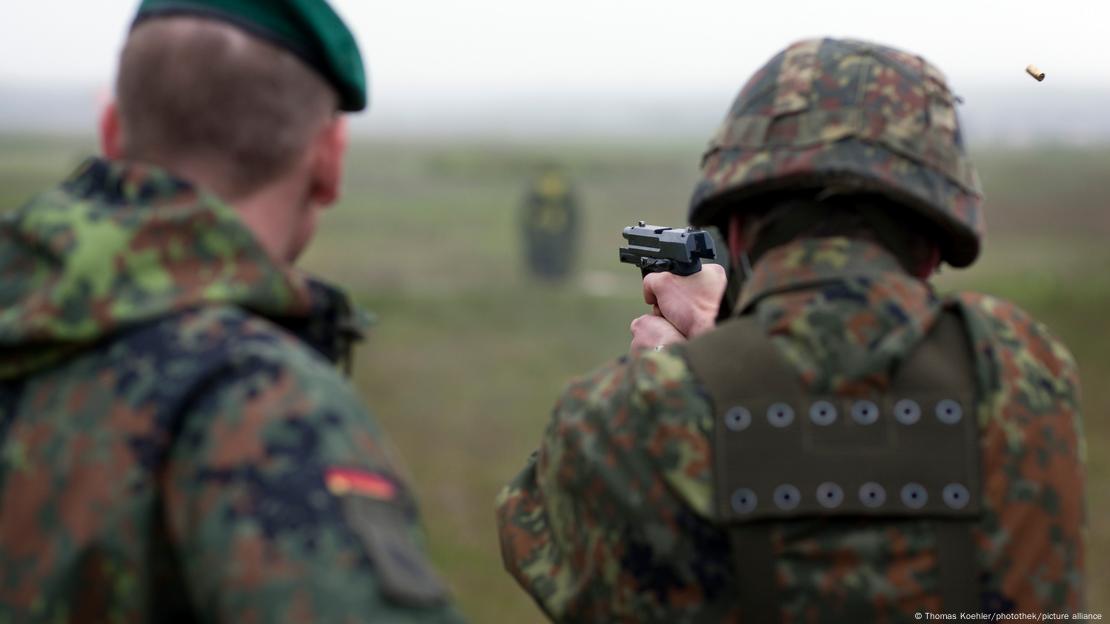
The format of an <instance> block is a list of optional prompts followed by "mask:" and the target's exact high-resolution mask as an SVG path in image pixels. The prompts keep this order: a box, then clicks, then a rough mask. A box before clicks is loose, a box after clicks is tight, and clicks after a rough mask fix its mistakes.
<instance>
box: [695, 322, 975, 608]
mask: <svg viewBox="0 0 1110 624" xmlns="http://www.w3.org/2000/svg"><path fill="white" fill-rule="evenodd" d="M686 354H687V359H688V361H689V364H690V367H691V369H692V371H693V372H694V374H695V376H696V377H697V379H698V380H699V381H700V382H701V384H702V386H703V387H704V388H705V389H706V391H707V392H708V393H709V395H710V399H711V401H712V405H713V408H714V415H715V426H714V439H713V445H714V447H713V450H714V453H713V454H714V480H715V486H714V489H715V499H714V505H715V509H716V517H717V518H718V520H719V522H721V523H723V524H724V528H725V529H726V530H727V531H728V533H729V537H730V541H731V545H732V551H733V557H734V560H735V568H736V573H737V579H738V581H739V586H740V592H741V604H742V608H743V613H744V619H745V621H750V622H773V621H778V620H779V619H780V616H779V614H778V610H777V609H778V606H777V605H778V604H779V603H778V600H777V597H776V592H777V587H776V584H775V571H774V552H773V547H772V529H773V527H774V526H776V525H777V524H779V523H783V522H789V521H791V520H799V519H807V520H809V519H819V518H827V519H834V518H857V519H873V520H874V522H875V523H876V526H877V527H881V526H882V525H881V523H882V522H883V521H884V520H900V519H922V520H926V521H928V522H929V523H930V524H931V525H932V526H933V527H935V531H936V533H935V534H936V537H937V539H936V543H937V548H938V557H939V561H938V564H939V570H940V590H941V596H942V600H943V604H942V608H943V609H944V610H945V611H948V612H954V611H961V610H962V611H978V606H979V605H978V592H977V590H976V582H977V577H978V574H977V569H976V562H975V555H974V553H975V550H974V547H973V544H972V536H971V530H972V527H973V526H974V525H975V522H976V520H977V519H978V516H979V514H980V509H981V493H980V492H981V483H980V469H979V436H978V424H977V419H976V405H977V403H976V385H975V375H974V368H973V365H974V361H973V353H972V351H971V345H970V340H969V339H968V337H967V335H966V332H965V329H964V325H963V321H962V319H961V317H960V316H959V315H958V313H956V312H955V311H952V310H948V311H945V312H943V313H941V314H940V315H939V316H938V318H937V322H936V324H935V325H934V327H933V329H932V331H931V332H930V333H929V334H928V335H927V336H926V338H925V339H924V340H923V341H922V342H921V343H920V344H919V345H918V346H917V347H916V348H915V349H914V351H912V352H911V353H910V355H909V356H908V358H907V359H906V360H904V361H903V362H902V364H901V365H900V366H899V368H898V370H896V371H894V373H893V375H892V377H891V383H890V384H889V386H888V387H887V389H886V391H885V392H882V393H876V394H873V395H871V396H852V397H845V396H836V395H823V396H817V395H813V394H812V393H810V392H809V391H807V390H806V389H805V388H804V387H803V386H802V384H801V382H800V381H799V379H798V374H797V373H796V372H795V371H794V370H793V369H792V368H791V367H790V366H789V364H788V363H787V362H785V361H784V360H783V358H782V356H781V355H780V354H779V351H778V350H777V349H776V347H775V345H774V344H773V343H772V341H771V339H770V338H769V337H768V336H766V335H765V334H764V332H763V329H762V327H761V326H760V325H759V323H758V321H757V320H756V319H755V318H754V316H751V315H748V316H741V317H738V318H734V319H732V320H730V321H728V322H726V323H723V324H722V325H720V326H719V327H718V328H717V329H716V331H713V332H710V333H708V334H706V335H703V336H701V337H699V338H697V339H695V340H692V341H690V342H689V343H688V344H687V346H686Z"/></svg>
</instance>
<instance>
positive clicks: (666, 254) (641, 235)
mask: <svg viewBox="0 0 1110 624" xmlns="http://www.w3.org/2000/svg"><path fill="white" fill-rule="evenodd" d="M621 235H622V236H624V238H625V239H626V240H627V241H628V247H622V248H621V249H620V258H621V262H624V263H628V264H634V265H636V266H638V267H640V273H641V274H642V275H644V276H646V275H647V274H648V273H661V272H664V271H666V272H670V273H674V274H675V275H693V274H694V273H697V272H698V271H700V270H701V261H702V259H703V258H704V259H706V260H715V259H716V258H717V250H716V248H715V247H714V246H713V237H712V236H710V235H709V232H706V231H704V230H695V229H694V228H669V227H662V226H658V225H648V224H646V223H645V222H643V221H640V222H639V223H637V224H636V225H633V226H631V227H626V228H624V231H623V232H622V234H621Z"/></svg>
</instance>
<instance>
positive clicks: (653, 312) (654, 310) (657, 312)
mask: <svg viewBox="0 0 1110 624" xmlns="http://www.w3.org/2000/svg"><path fill="white" fill-rule="evenodd" d="M651 315H652V316H659V317H661V316H663V311H662V310H660V309H659V304H658V303H656V304H653V305H652V306H651Z"/></svg>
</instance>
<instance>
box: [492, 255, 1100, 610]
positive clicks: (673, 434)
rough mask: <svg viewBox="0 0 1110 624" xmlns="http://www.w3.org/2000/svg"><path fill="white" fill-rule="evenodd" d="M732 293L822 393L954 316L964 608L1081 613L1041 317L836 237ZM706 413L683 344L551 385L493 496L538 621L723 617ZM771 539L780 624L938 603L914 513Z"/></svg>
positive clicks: (864, 376)
mask: <svg viewBox="0 0 1110 624" xmlns="http://www.w3.org/2000/svg"><path fill="white" fill-rule="evenodd" d="M742 297H743V300H742V302H741V307H743V306H745V305H748V304H750V305H751V306H752V314H754V317H755V318H756V319H757V321H758V325H759V326H760V327H762V328H763V330H764V331H765V332H766V334H767V335H769V336H772V337H773V342H774V344H775V346H776V347H777V350H778V353H779V354H780V355H781V356H782V358H783V360H784V361H785V362H787V363H788V364H789V365H790V367H791V368H793V369H794V370H795V371H796V372H797V374H798V379H799V380H801V382H802V384H803V385H804V386H805V387H806V388H807V389H808V390H810V391H812V392H813V393H815V394H817V393H831V394H833V395H835V396H856V395H857V393H859V392H863V391H866V390H867V389H875V388H882V387H883V386H884V385H885V384H887V383H888V382H889V381H890V377H889V375H890V371H891V370H892V368H894V367H896V366H897V365H898V364H899V363H900V362H902V361H903V360H904V359H905V358H906V357H907V356H908V354H909V353H910V352H911V351H912V349H913V348H914V347H915V346H916V345H917V344H918V343H919V342H920V341H921V340H922V339H923V337H924V336H925V335H926V334H927V333H928V331H929V329H930V328H931V327H932V326H933V325H934V323H935V322H936V321H937V319H938V318H939V315H940V314H941V311H942V310H943V309H945V308H955V309H956V310H958V311H959V312H960V316H961V317H962V318H963V319H964V325H965V327H966V330H967V335H968V336H969V337H970V339H971V342H972V346H973V349H974V369H975V375H976V386H977V392H978V405H977V408H976V412H975V413H976V414H977V415H978V425H979V431H980V450H981V464H982V466H981V470H982V474H983V483H982V497H981V498H982V500H981V505H982V510H983V511H982V514H981V516H980V517H979V519H978V521H977V522H976V524H975V525H974V529H973V539H974V543H975V546H976V552H975V561H976V563H977V564H978V571H979V575H978V578H979V584H978V587H977V594H978V596H979V602H980V607H981V609H982V610H983V611H985V612H1010V611H1023V612H1050V611H1055V612H1063V611H1065V610H1067V611H1069V612H1070V611H1072V610H1076V609H1079V608H1081V607H1082V605H1083V600H1084V596H1083V587H1084V585H1083V582H1084V581H1083V579H1084V576H1083V569H1084V568H1083V556H1084V555H1083V532H1084V513H1085V512H1084V509H1083V478H1084V476H1083V468H1082V459H1083V454H1084V449H1083V437H1082V431H1081V424H1080V418H1079V407H1078V395H1079V381H1078V377H1077V371H1076V367H1075V363H1074V361H1073V360H1072V358H1071V356H1070V355H1069V353H1068V351H1067V350H1066V349H1065V348H1064V346H1063V345H1061V344H1060V343H1059V342H1058V341H1056V340H1055V339H1054V338H1053V337H1052V336H1051V335H1049V333H1048V332H1047V330H1046V329H1045V328H1044V327H1043V326H1042V325H1040V324H1038V323H1036V322H1035V321H1034V320H1033V319H1031V318H1030V317H1029V316H1027V315H1026V314H1025V313H1024V312H1022V311H1021V310H1019V309H1018V308H1016V307H1015V306H1014V305H1012V304H1010V303H1007V302H1004V301H1001V300H998V299H995V298H992V297H987V296H982V295H973V294H960V295H958V296H955V297H951V298H949V299H947V300H944V299H940V298H938V297H937V296H936V295H935V294H934V293H933V291H932V290H931V289H930V288H929V287H928V286H927V285H926V284H925V283H923V282H921V281H919V280H916V279H914V278H912V277H911V276H909V275H907V274H906V273H905V272H904V271H903V270H902V269H901V268H900V266H899V264H898V261H897V260H896V259H895V258H894V257H893V256H892V255H890V254H889V253H887V252H886V251H884V250H883V249H882V248H881V247H879V246H877V245H873V244H870V243H864V242H860V241H852V240H849V239H842V238H828V239H803V240H799V241H796V242H794V243H790V244H787V245H784V246H782V247H779V248H776V249H773V250H772V251H770V252H768V253H767V255H765V256H764V257H763V258H762V259H761V260H760V261H759V262H758V263H757V265H756V267H755V269H754V273H753V275H752V276H751V279H750V280H749V282H748V283H747V284H746V285H745V288H744V290H743V293H742ZM710 335H711V334H710ZM736 357H743V354H736ZM714 408H715V406H713V405H711V404H710V400H709V399H708V397H707V395H706V393H705V392H704V389H703V387H702V386H701V385H700V383H699V381H698V379H696V378H695V377H694V376H693V374H692V373H691V369H690V366H689V364H688V363H687V360H686V359H685V356H684V352H683V347H682V346H677V347H671V348H668V349H665V350H663V351H659V352H655V351H640V352H636V353H633V354H632V355H630V356H628V357H626V358H622V359H620V360H618V361H615V362H613V363H611V364H609V365H607V366H605V367H603V368H602V369H600V370H598V371H597V372H595V373H593V374H592V375H589V376H587V377H585V378H582V379H580V380H577V381H575V382H574V383H572V384H571V385H570V387H569V388H568V389H567V390H566V391H565V393H564V394H563V396H562V397H561V399H560V400H559V402H558V404H557V405H556V407H555V410H554V414H553V416H552V420H551V423H550V425H549V426H548V428H547V431H546V433H545V435H544V438H543V442H542V444H541V446H540V449H539V451H538V453H536V454H535V456H534V457H533V459H532V460H530V461H529V463H528V465H527V466H526V467H525V469H524V471H523V472H521V473H520V475H519V476H518V477H517V478H516V479H515V480H514V481H513V482H512V483H511V484H510V485H509V486H508V487H506V488H505V489H504V490H503V491H502V493H501V495H500V497H499V499H498V519H499V524H500V534H501V548H502V554H503V557H504V561H505V565H506V567H507V568H508V570H509V571H510V572H511V573H512V575H513V576H514V577H515V578H516V580H517V581H518V582H519V583H520V584H521V585H522V586H523V587H524V588H525V589H526V590H527V591H528V592H529V593H530V594H531V595H532V596H533V597H534V598H535V600H536V601H537V603H538V604H539V605H540V606H541V608H543V609H544V610H545V612H546V613H547V614H548V615H549V616H550V617H551V618H552V619H554V620H557V621H566V622H736V621H740V620H741V615H740V605H739V604H738V602H737V594H738V592H737V578H736V573H735V566H734V559H733V553H732V552H731V547H730V542H729V540H728V537H727V532H726V530H725V529H724V527H723V526H722V523H721V522H720V518H719V517H717V515H718V511H717V509H718V508H717V507H716V506H715V504H714V501H715V492H714V484H715V481H714V475H713V466H714V456H713V454H714V451H713V446H712V440H713V435H714V421H715V416H714V415H715V414H716V411H715V409H714ZM773 536H774V540H773V544H774V547H773V548H774V565H775V568H774V571H775V579H774V582H775V585H776V587H777V590H778V595H779V596H781V597H782V600H781V602H780V604H779V606H778V608H779V610H780V613H781V621H783V622H826V621H829V622H831V621H844V620H843V619H842V618H840V617H838V614H841V613H846V612H850V613H856V614H858V613H860V612H861V611H862V612H865V613H866V614H867V617H864V618H863V619H860V620H858V621H872V622H896V621H898V622H900V621H909V622H912V621H915V620H914V619H913V615H914V613H915V612H917V611H933V612H937V611H940V610H941V606H942V605H941V597H940V591H939V582H940V581H939V573H938V568H937V541H938V537H937V534H936V532H935V531H934V529H933V528H932V527H931V526H930V525H929V523H927V522H924V521H915V520H895V519H890V520H884V521H882V522H874V521H872V522H868V521H864V520H861V521H859V522H850V521H845V522H837V523H831V522H824V521H822V519H820V518H812V519H804V520H797V521H791V522H777V523H776V524H775V525H774V529H773Z"/></svg>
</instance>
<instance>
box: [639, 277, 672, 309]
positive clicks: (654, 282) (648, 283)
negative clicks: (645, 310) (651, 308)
mask: <svg viewBox="0 0 1110 624" xmlns="http://www.w3.org/2000/svg"><path fill="white" fill-rule="evenodd" d="M668 275H670V273H648V274H647V275H645V276H644V282H643V287H644V303H646V304H648V305H655V304H656V303H657V302H658V301H659V298H658V297H656V295H655V291H656V289H658V288H660V287H661V286H662V285H663V282H664V280H666V279H667V276H668Z"/></svg>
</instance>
